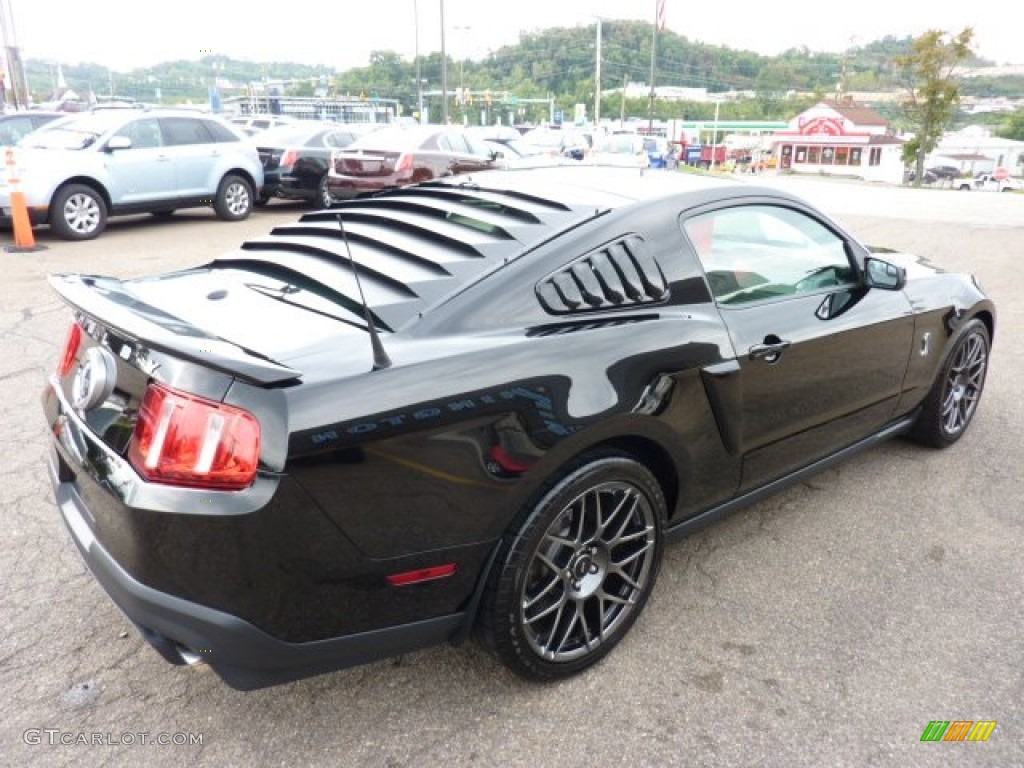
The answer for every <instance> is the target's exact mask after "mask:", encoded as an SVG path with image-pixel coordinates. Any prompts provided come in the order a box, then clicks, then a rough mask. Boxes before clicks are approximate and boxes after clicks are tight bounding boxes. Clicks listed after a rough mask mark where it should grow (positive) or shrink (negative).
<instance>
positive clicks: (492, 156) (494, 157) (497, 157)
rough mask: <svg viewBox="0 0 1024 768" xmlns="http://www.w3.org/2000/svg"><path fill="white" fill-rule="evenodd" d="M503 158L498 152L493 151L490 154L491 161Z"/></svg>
mask: <svg viewBox="0 0 1024 768" xmlns="http://www.w3.org/2000/svg"><path fill="white" fill-rule="evenodd" d="M504 157H505V153H504V152H499V151H498V150H494V151H493V152H491V160H501V159H502V158H504Z"/></svg>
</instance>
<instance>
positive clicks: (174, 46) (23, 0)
mask: <svg viewBox="0 0 1024 768" xmlns="http://www.w3.org/2000/svg"><path fill="white" fill-rule="evenodd" d="M3 1H4V2H6V3H9V5H10V7H11V8H12V10H13V14H14V32H13V34H14V35H15V36H16V38H17V42H18V44H19V45H20V47H21V49H22V55H23V56H24V57H25V58H42V59H55V60H60V61H64V62H69V63H77V62H82V61H92V62H96V63H100V64H105V65H107V66H109V67H111V68H113V69H115V70H118V71H124V70H128V69H132V68H135V67H143V66H152V65H154V64H158V63H160V62H162V61H168V60H173V59H198V58H199V57H200V56H201V55H203V53H204V52H213V53H218V54H224V55H227V56H230V57H231V58H237V59H250V60H257V61H271V60H277V61H295V62H301V63H306V64H322V65H324V66H325V67H328V68H331V67H333V68H338V69H346V68H349V67H353V66H361V65H364V64H366V63H367V59H368V57H369V54H370V52H371V51H374V50H394V51H398V52H399V53H401V54H403V55H405V56H407V57H409V58H410V59H411V58H412V56H413V52H414V50H415V41H416V28H417V25H416V24H415V22H414V19H415V17H416V14H415V13H414V7H418V16H419V49H420V52H421V53H428V52H430V51H437V50H440V31H439V30H440V13H439V7H440V4H441V2H442V0H290V2H281V3H274V2H270V1H267V0H263V1H262V2H259V1H257V2H253V1H252V0H247V1H246V2H241V0H202V1H200V0H175V1H174V2H172V3H156V2H146V0H95V1H94V2H82V0H3ZM443 2H444V8H445V26H446V28H447V35H446V40H447V49H448V53H449V55H450V56H452V57H453V58H462V57H467V58H479V57H481V56H483V55H485V54H486V53H487V52H488V51H489V50H494V49H496V48H498V47H500V46H501V45H503V44H509V43H514V42H516V40H517V39H518V37H519V32H520V31H523V30H526V31H531V30H537V29H544V28H547V27H554V26H575V25H589V24H593V23H594V15H595V14H596V15H600V16H602V17H605V18H607V19H624V18H640V19H645V20H652V19H653V17H654V8H655V2H656V0H513V1H512V2H507V1H502V2H495V1H494V0H443ZM666 3H667V26H668V27H669V29H671V30H673V31H675V32H677V33H679V34H682V35H686V36H687V37H689V38H690V39H691V40H698V41H702V42H706V43H713V44H718V45H728V46H730V47H733V48H744V49H749V50H754V51H757V52H759V53H764V54H774V53H779V52H780V51H783V50H785V49H787V48H794V47H800V46H807V47H808V48H809V49H811V50H812V51H840V50H843V49H844V48H848V47H850V45H851V44H852V45H854V46H856V45H863V44H865V43H868V42H870V41H872V40H876V39H878V38H880V37H883V36H885V35H886V34H892V35H897V36H903V35H908V34H909V35H918V34H920V33H921V32H923V31H925V30H926V29H928V28H929V27H934V28H938V29H944V30H947V31H953V32H959V31H960V30H961V29H963V28H964V27H965V26H973V27H974V30H975V49H976V50H977V51H978V52H979V53H980V54H981V55H982V56H985V57H987V58H990V59H995V60H996V61H997V62H999V63H1004V62H1012V63H1017V64H1021V63H1024V45H1022V43H1021V40H1022V39H1024V38H1022V35H1024V31H1022V30H1024V26H1022V24H1021V21H1022V15H1024V14H1022V12H1021V2H1020V0H970V1H968V0H956V1H954V0H920V1H918V2H915V1H914V0H853V1H852V2H828V3H825V2H815V1H814V0H761V1H759V2H755V1H754V0H732V2H725V3H716V2H709V1H708V0H666ZM10 36H11V31H10V30H8V37H10Z"/></svg>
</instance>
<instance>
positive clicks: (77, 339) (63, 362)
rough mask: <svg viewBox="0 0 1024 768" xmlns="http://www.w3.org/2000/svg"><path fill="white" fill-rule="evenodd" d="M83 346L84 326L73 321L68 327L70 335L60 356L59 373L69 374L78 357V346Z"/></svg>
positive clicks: (61, 374) (62, 374)
mask: <svg viewBox="0 0 1024 768" xmlns="http://www.w3.org/2000/svg"><path fill="white" fill-rule="evenodd" d="M80 346H82V326H80V325H79V324H78V323H72V324H71V327H70V328H68V337H67V338H66V339H65V340H64V352H63V353H62V354H61V356H60V364H59V365H58V366H57V375H58V376H60V377H62V378H63V377H64V376H67V375H68V374H69V373H71V369H72V368H74V367H75V358H76V357H78V348H79V347H80Z"/></svg>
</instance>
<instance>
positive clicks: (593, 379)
mask: <svg viewBox="0 0 1024 768" xmlns="http://www.w3.org/2000/svg"><path fill="white" fill-rule="evenodd" d="M51 284H52V286H53V287H54V288H55V290H56V291H57V292H58V293H59V294H60V296H61V297H62V298H63V299H64V301H65V302H67V304H68V305H69V306H70V307H71V308H72V310H73V321H72V323H71V325H70V330H69V333H68V337H67V340H66V343H65V345H64V348H63V352H62V353H61V355H60V358H59V361H58V363H57V369H56V371H55V372H54V373H53V375H52V376H51V377H50V379H49V381H48V383H47V385H46V387H45V391H44V394H43V407H44V411H45V415H46V421H47V423H48V425H49V428H50V430H51V432H52V438H53V440H52V445H53V451H52V456H51V460H50V464H49V470H50V478H51V481H52V483H53V487H54V490H55V494H56V500H57V504H58V506H59V509H60V512H61V514H62V515H63V518H64V520H65V522H66V524H67V527H68V528H69V530H70V532H71V536H72V538H73V540H74V542H75V543H76V544H77V546H78V548H79V550H80V552H81V554H82V556H83V558H84V559H85V561H86V563H87V564H88V567H89V568H90V569H91V571H92V572H93V574H94V575H95V577H96V578H97V580H98V581H99V582H100V583H101V584H102V585H103V587H104V589H105V590H106V591H107V592H108V593H109V594H110V596H111V597H112V598H113V600H114V601H115V602H116V603H117V604H118V605H119V606H120V607H121V608H122V610H123V611H124V612H125V614H126V615H127V616H128V618H129V619H130V620H131V621H132V622H133V623H134V624H135V625H136V626H138V627H139V628H140V629H141V631H142V634H143V635H144V636H145V637H146V639H147V640H148V641H149V642H150V643H151V644H152V645H153V647H154V648H156V649H157V650H158V651H159V652H160V653H161V654H163V655H164V657H165V658H167V659H168V660H169V661H173V662H175V663H178V664H181V663H185V662H196V661H204V662H206V663H207V664H209V665H210V666H211V667H212V668H213V669H214V670H215V671H216V672H217V673H218V674H219V675H221V676H222V677H223V679H224V680H226V681H227V682H228V683H229V684H230V685H232V686H234V687H237V688H242V689H249V688H254V687H259V686H265V685H269V684H274V683H278V682H282V681H285V680H292V679H297V678H300V677H303V676H308V675H311V674H316V673H320V672H324V671H327V670H331V669H335V668H339V667H344V666H349V665H353V664H358V663H363V662H366V661H369V660H372V659H378V658H382V657H385V656H390V655H394V654H399V653H403V652H406V651H411V650H413V649H417V648H422V647H425V646H428V645H431V644H434V643H440V642H445V641H448V642H453V643H458V642H461V641H462V640H464V639H466V638H467V637H469V636H470V635H471V634H473V633H475V634H476V635H477V636H478V637H479V638H480V640H481V641H482V642H483V644H484V645H485V646H486V647H487V648H489V649H490V650H491V651H493V653H494V654H496V655H497V657H498V658H499V659H501V660H502V661H503V662H504V663H505V664H507V665H509V666H510V667H511V668H512V669H514V670H515V671H516V672H518V673H520V674H522V675H524V676H526V677H528V678H531V679H540V680H546V679H556V678H563V677H566V676H569V675H572V674H574V673H577V672H580V671H581V670H583V669H586V668H587V667H589V666H591V665H592V664H594V663H595V662H597V661H598V660H600V659H601V658H602V657H603V656H604V655H605V654H606V653H608V651H610V650H611V649H612V648H613V647H614V646H615V645H616V644H617V643H618V642H619V641H620V640H621V639H622V638H623V636H624V635H625V634H626V633H627V632H628V630H629V628H630V626H631V625H632V624H633V622H634V621H635V620H636V619H637V616H638V615H639V614H640V612H641V611H642V610H643V608H644V605H645V603H646V602H647V599H648V597H649V596H650V594H651V590H652V589H653V587H654V583H655V579H656V577H657V574H658V570H659V566H660V563H661V559H662V551H663V547H664V545H665V544H666V542H667V541H669V540H670V539H674V538H678V537H680V536H683V535H685V534H687V533H688V532H691V531H693V530H695V529H696V528H697V527H698V526H700V525H703V524H706V523H708V522H710V521H712V520H715V519H717V518H718V517H719V516H720V515H722V514H725V513H728V512H730V511H731V510H735V509H737V508H739V507H742V506H744V505H746V504H749V503H751V502H754V501H756V500H758V499H761V498H763V497H764V496H765V495H766V494H768V493H771V492H773V491H776V490H778V489H780V488H782V487H785V486H786V485H787V484H790V483H793V482H795V481H798V480H801V479H803V478H805V477H807V476H808V475H809V474H811V473H814V472H817V471H820V470H822V469H824V468H826V467H828V466H831V465H833V464H834V463H835V462H837V461H840V460H843V459H845V458H847V457H849V456H850V455H852V454H854V453H855V452H857V451H858V450H861V449H864V448H867V447H870V446H872V445H874V444H876V443H878V442H879V441H880V440H882V439H885V438H889V437H893V436H896V435H908V436H910V437H912V438H914V439H915V440H917V441H919V442H921V443H923V444H925V445H928V446H934V447H940V448H941V447H945V446H949V445H951V444H953V443H955V442H956V441H957V440H959V439H960V438H961V437H962V436H963V435H964V434H965V431H966V430H967V429H968V426H969V425H970V423H971V421H972V418H973V417H974V416H975V414H976V413H977V408H978V404H979V401H980V398H981V395H982V391H983V388H984V384H985V375H986V371H987V368H988V361H989V354H990V345H991V341H992V334H993V329H994V323H995V308H994V306H993V304H992V302H991V301H990V300H989V299H988V298H986V296H985V294H984V293H983V292H982V290H981V288H980V287H979V286H978V284H977V282H976V281H975V280H974V279H973V278H971V277H970V276H966V275H959V274H953V273H947V272H944V271H942V270H941V269H939V268H937V267H933V266H931V265H930V264H929V263H928V262H927V261H925V260H923V259H921V258H918V257H912V256H907V255H904V254H900V253H895V252H892V251H886V250H880V249H872V248H868V247H865V246H864V245H862V244H861V243H860V242H858V241H857V240H856V239H855V238H854V237H853V236H851V235H850V234H849V233H847V232H846V231H845V230H844V229H843V228H842V227H841V226H840V225H839V224H837V223H836V222H835V221H833V220H831V219H829V218H828V217H827V216H825V215H823V214H822V213H821V212H820V211H818V210H817V209H815V208H814V207H813V206H812V205H810V204H809V203H807V202H805V201H803V200H801V199H798V198H796V197H794V196H791V195H789V194H787V193H784V192H781V191H778V190H774V189H770V188H764V187H758V186H754V185H748V184H744V183H738V182H734V181H727V180H723V179H718V178H713V177H699V176H691V175H686V174H661V173H650V172H646V173H644V172H641V171H639V170H635V169H610V168H598V167H583V166H576V167H564V166H561V167H554V168H545V169H530V170H513V171H496V172H489V173H480V174H474V175H473V176H472V177H466V176H464V177H455V178H450V179H444V180H440V181H435V182H431V183H427V184H422V185H417V186H413V187H408V188H405V189H401V190H393V191H389V192H385V193H382V194H380V195H377V196H375V197H371V198H362V199H358V200H353V201H346V202H344V203H342V204H341V205H340V206H339V207H338V208H337V209H335V210H332V211H326V210H325V211H318V212H310V213H307V214H306V215H304V216H302V217H301V218H300V219H299V220H298V221H296V222H295V223H293V224H288V225H284V226H278V227H276V228H275V229H274V231H273V232H272V233H271V234H270V235H267V236H264V237H259V238H256V239H253V240H250V241H248V242H246V243H244V244H242V245H241V247H240V248H239V249H238V250H236V251H233V252H230V253H227V254H224V255H223V256H222V257H219V258H217V259H215V260H214V261H212V262H209V263H206V264H203V265H201V266H197V267H194V268H190V269H185V270H182V271H179V272H173V273H169V274H161V275H156V276H153V277H143V278H134V279H127V280H122V279H116V278H112V277H101V276H90V275H82V274H65V275H58V276H54V277H52V278H51ZM882 501H883V500H881V499H880V503H882ZM842 504H843V500H842V499H841V498H836V499H831V500H829V504H828V509H829V510H830V511H835V510H836V509H837V508H841V507H842ZM921 525H922V526H927V521H924V520H922V521H921ZM737 567H757V566H756V564H746V565H743V564H739V563H737Z"/></svg>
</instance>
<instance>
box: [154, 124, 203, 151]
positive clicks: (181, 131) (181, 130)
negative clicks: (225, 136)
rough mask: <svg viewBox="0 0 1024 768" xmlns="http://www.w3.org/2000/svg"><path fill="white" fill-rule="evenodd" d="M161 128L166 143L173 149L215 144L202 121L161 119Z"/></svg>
mask: <svg viewBox="0 0 1024 768" xmlns="http://www.w3.org/2000/svg"><path fill="white" fill-rule="evenodd" d="M160 127H161V128H163V131H164V142H165V143H166V144H168V145H169V146H172V147H181V146H188V145H192V144H211V143H212V142H213V137H212V136H210V132H209V131H207V130H206V126H204V125H203V121H202V120H190V119H188V118H186V117H164V118H161V119H160Z"/></svg>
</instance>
